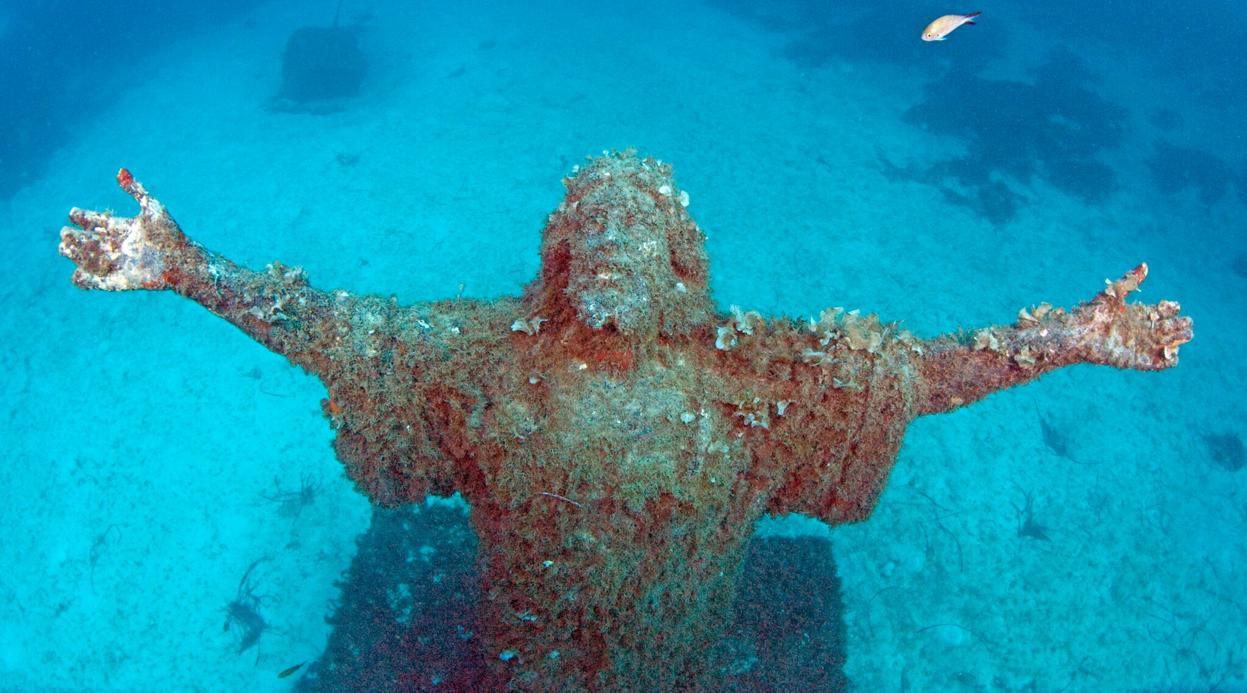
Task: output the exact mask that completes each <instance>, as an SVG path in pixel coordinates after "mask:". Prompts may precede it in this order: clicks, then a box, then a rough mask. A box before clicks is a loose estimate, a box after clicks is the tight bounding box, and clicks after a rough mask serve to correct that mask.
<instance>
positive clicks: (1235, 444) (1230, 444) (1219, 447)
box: [1204, 433, 1247, 472]
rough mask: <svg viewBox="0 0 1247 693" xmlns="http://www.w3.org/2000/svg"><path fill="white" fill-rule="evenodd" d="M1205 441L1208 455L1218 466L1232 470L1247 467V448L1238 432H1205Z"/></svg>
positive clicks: (1235, 470)
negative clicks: (1246, 448)
mask: <svg viewBox="0 0 1247 693" xmlns="http://www.w3.org/2000/svg"><path fill="white" fill-rule="evenodd" d="M1204 443H1205V444H1207V445H1208V455H1209V456H1210V457H1211V458H1212V461H1213V462H1214V463H1216V464H1217V466H1219V467H1222V468H1224V469H1227V470H1229V471H1231V472H1237V471H1238V470H1240V469H1242V468H1243V467H1247V450H1245V449H1244V446H1243V439H1242V437H1241V436H1239V435H1238V434H1237V433H1205V434H1204Z"/></svg>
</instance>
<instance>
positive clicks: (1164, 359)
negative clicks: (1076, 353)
mask: <svg viewBox="0 0 1247 693" xmlns="http://www.w3.org/2000/svg"><path fill="white" fill-rule="evenodd" d="M1146 277H1147V264H1146V263H1144V264H1141V265H1139V266H1138V267H1136V268H1134V269H1133V270H1131V271H1130V272H1128V273H1126V275H1125V276H1124V277H1122V278H1121V279H1118V280H1117V281H1115V282H1109V284H1108V286H1106V287H1105V288H1104V290H1103V291H1101V292H1100V293H1099V294H1097V295H1096V297H1095V298H1094V299H1092V300H1090V301H1088V302H1087V303H1084V304H1082V305H1081V306H1078V307H1077V308H1075V309H1074V310H1073V311H1072V312H1071V315H1070V316H1069V317H1070V318H1071V319H1072V323H1073V324H1072V325H1071V326H1070V327H1071V332H1072V333H1073V335H1074V336H1075V341H1076V342H1077V343H1078V344H1079V345H1080V346H1082V347H1083V348H1085V349H1086V350H1087V352H1088V353H1087V359H1086V360H1087V361H1089V362H1092V363H1102V364H1106V365H1111V366H1117V367H1118V368H1133V369H1136V370H1161V369H1164V368H1169V367H1170V366H1174V365H1177V363H1178V347H1179V346H1181V345H1183V344H1186V343H1187V342H1189V341H1191V338H1192V337H1193V336H1194V333H1193V331H1192V324H1191V319H1190V318H1189V317H1185V316H1179V315H1178V311H1179V310H1181V306H1179V305H1178V303H1177V302H1176V301H1160V302H1159V303H1155V304H1152V305H1148V304H1142V303H1126V297H1127V296H1128V295H1129V294H1130V293H1131V292H1133V291H1137V290H1138V288H1139V285H1140V284H1142V283H1143V280H1144V279H1145V278H1146Z"/></svg>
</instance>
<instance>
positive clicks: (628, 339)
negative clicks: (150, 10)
mask: <svg viewBox="0 0 1247 693" xmlns="http://www.w3.org/2000/svg"><path fill="white" fill-rule="evenodd" d="M118 182H119V183H120V185H121V186H122V188H123V189H125V190H126V192H128V193H129V194H130V195H131V196H133V197H134V199H135V200H136V201H137V202H138V203H139V206H140V213H139V214H138V215H137V216H135V217H123V216H120V215H117V214H105V213H99V212H92V211H86V210H81V209H74V210H72V211H71V212H70V221H71V222H72V224H73V226H70V227H66V228H64V229H62V231H61V243H60V252H61V254H63V255H64V256H66V257H68V258H69V259H70V260H72V261H73V262H74V264H75V265H76V266H77V268H76V270H75V271H74V274H73V282H74V283H75V284H76V285H77V286H79V287H81V288H86V289H103V290H111V291H125V290H137V289H143V290H168V291H172V292H174V293H176V294H178V295H181V296H183V297H186V298H189V299H191V300H193V301H195V302H198V303H199V304H201V305H202V306H204V307H205V308H206V309H208V310H209V311H210V312H212V313H214V314H216V315H217V316H219V317H221V318H223V319H225V320H227V321H229V322H231V323H232V324H234V325H235V326H236V327H238V328H239V329H240V330H242V331H243V332H244V333H245V334H247V335H249V336H251V337H252V338H254V339H256V340H258V341H259V342H260V343H261V344H263V345H265V346H266V347H268V348H269V349H271V350H273V351H274V352H276V353H279V354H282V355H284V356H286V357H287V358H288V359H289V360H290V361H291V362H292V363H293V364H295V365H298V366H300V367H302V368H304V369H305V370H307V371H308V372H310V373H312V374H314V375H316V376H317V377H318V378H320V379H321V381H322V383H323V384H324V386H325V388H326V392H327V397H326V398H325V399H324V400H323V401H322V403H321V404H322V409H323V411H324V414H325V416H326V417H327V418H328V420H329V424H330V426H331V427H332V428H333V430H334V431H335V433H336V436H335V440H334V449H335V451H336V453H337V456H338V458H339V459H340V460H341V461H342V463H343V465H344V466H345V468H346V472H347V475H348V476H349V477H350V478H351V479H352V480H353V481H354V482H355V484H356V486H357V488H358V489H359V490H360V491H361V492H362V493H364V494H366V495H367V496H368V498H369V499H370V500H371V501H372V502H373V503H374V504H375V505H377V506H381V507H397V506H403V505H407V504H413V503H420V502H421V501H423V500H425V499H426V497H427V496H429V495H435V496H449V495H451V494H453V493H456V492H457V493H459V494H461V495H462V496H463V498H464V499H465V500H466V501H467V502H468V504H469V505H470V507H471V514H470V523H471V527H472V530H473V533H474V534H475V536H476V540H477V548H476V555H477V560H476V565H477V569H478V571H479V572H478V589H479V592H478V593H477V596H476V604H475V614H476V616H475V622H476V627H475V629H474V630H473V637H474V638H476V639H477V642H478V643H479V645H478V646H479V647H480V648H481V651H482V652H483V653H484V662H485V664H484V668H485V672H484V674H483V676H484V678H483V679H482V685H484V686H486V687H490V688H498V689H503V688H508V687H525V688H537V689H557V690H587V689H617V688H623V687H634V688H640V689H647V690H670V689H673V688H677V687H690V688H715V687H717V686H719V685H720V684H721V680H722V677H721V674H722V672H720V671H717V670H715V669H714V667H713V666H712V658H711V657H708V656H707V652H708V651H710V649H711V648H712V647H715V646H717V645H716V644H725V645H724V646H727V647H730V648H734V651H736V652H738V653H747V652H749V649H750V648H751V647H752V648H755V649H756V648H758V645H757V644H756V642H752V643H751V642H750V641H749V639H746V640H745V641H742V642H738V643H736V644H733V639H732V637H731V633H730V632H729V629H730V628H731V627H732V624H733V622H734V614H733V605H734V604H736V603H738V599H741V598H743V597H745V596H747V595H748V592H747V591H742V588H741V586H740V584H739V583H740V576H741V575H742V565H744V566H746V567H745V568H744V571H743V572H744V574H746V575H747V574H748V571H749V570H750V568H749V567H748V565H749V564H748V563H747V556H749V555H750V552H751V551H752V549H751V548H750V542H749V540H750V538H751V537H752V535H753V533H754V527H755V525H756V523H757V522H758V521H759V520H760V519H761V518H762V517H763V516H765V515H784V514H788V513H802V514H805V515H809V516H812V517H815V518H818V519H820V520H822V521H824V522H826V523H828V524H830V525H837V524H842V523H846V522H857V521H862V520H865V519H866V518H868V517H869V516H870V514H871V512H872V510H873V509H874V507H875V505H876V503H877V502H878V500H879V496H880V494H881V493H882V491H883V488H884V485H885V483H886V481H887V478H888V475H889V473H890V471H891V468H892V465H893V463H894V462H895V460H896V456H897V452H898V450H899V449H900V446H901V442H902V439H903V437H904V433H905V430H906V428H907V427H908V425H909V423H910V422H911V421H913V420H914V419H915V418H917V417H919V416H923V415H928V414H936V413H941V412H948V411H952V410H955V409H959V408H961V407H963V406H965V405H968V404H971V403H973V402H975V401H977V400H979V399H982V398H983V397H986V396H987V395H989V394H991V393H993V392H996V391H998V390H1002V389H1005V388H1008V387H1012V386H1014V385H1018V384H1022V383H1026V382H1029V381H1032V380H1034V379H1036V378H1038V377H1039V376H1041V375H1043V374H1044V373H1047V372H1049V371H1052V370H1054V369H1057V368H1061V367H1064V366H1068V365H1073V364H1080V363H1091V364H1101V365H1108V366H1114V367H1117V368H1123V369H1132V370H1141V371H1160V370H1165V369H1168V368H1170V367H1172V366H1174V365H1176V364H1177V362H1178V351H1179V348H1180V346H1181V345H1182V344H1185V343H1186V342H1188V341H1189V340H1190V339H1191V338H1192V325H1191V320H1190V318H1187V317H1184V316H1181V315H1180V307H1179V305H1178V304H1177V303H1176V302H1173V301H1167V300H1162V301H1159V302H1158V303H1155V304H1141V303H1133V302H1129V301H1128V300H1127V299H1128V298H1129V297H1130V295H1131V294H1132V293H1133V292H1134V291H1136V290H1137V289H1138V288H1139V286H1140V284H1141V283H1142V282H1143V281H1144V280H1145V279H1146V277H1147V273H1148V266H1147V265H1146V264H1145V263H1144V264H1139V265H1138V266H1137V267H1135V268H1134V269H1132V270H1130V271H1128V272H1127V273H1125V275H1123V276H1122V277H1121V278H1120V279H1118V280H1117V281H1114V282H1109V283H1108V285H1107V286H1105V285H1100V286H1099V287H1098V288H1097V289H1096V290H1095V291H1094V293H1093V294H1092V297H1091V298H1090V299H1089V300H1087V301H1085V302H1083V303H1080V304H1078V305H1075V306H1072V307H1070V308H1061V307H1054V306H1052V305H1049V304H1047V303H1040V304H1038V305H1035V306H1027V307H1023V308H1022V309H1021V310H1019V312H1018V313H1017V316H1016V319H1015V320H1014V321H1013V322H1012V323H1011V324H1004V325H995V326H988V327H983V328H980V329H977V330H969V331H964V330H963V331H958V332H957V333H955V334H948V335H943V336H938V337H934V338H930V339H921V338H919V337H917V336H915V335H913V334H912V333H910V332H909V331H907V330H904V329H902V328H901V327H900V325H899V324H897V323H887V322H883V321H881V320H880V319H879V318H878V317H877V316H875V315H863V314H861V313H860V312H858V311H856V310H852V311H845V310H844V309H842V308H838V307H837V308H828V309H826V310H824V311H822V312H821V313H820V314H819V315H818V316H817V317H813V318H809V319H804V320H796V319H792V318H788V317H765V316H762V315H760V314H759V313H757V312H755V311H751V310H746V309H742V308H739V307H736V306H733V307H732V308H731V310H730V311H728V312H722V311H718V310H716V308H715V306H714V302H713V300H712V299H711V296H710V290H709V281H710V268H709V260H708V258H707V256H706V251H705V240H706V238H705V234H704V233H703V232H702V230H701V228H700V227H699V226H698V225H697V223H696V222H695V221H694V220H693V219H692V217H691V216H690V215H689V209H688V208H689V202H690V197H689V194H688V192H687V191H685V190H683V189H681V188H680V186H679V185H678V183H677V182H676V180H675V178H674V177H673V175H672V170H671V166H670V165H669V164H666V163H663V162H661V161H657V160H654V159H641V158H638V157H637V156H636V155H635V154H634V153H632V152H625V153H620V154H611V155H604V156H601V157H598V158H596V159H593V160H592V161H590V162H589V163H588V164H587V165H585V166H583V167H581V168H579V169H577V170H574V171H573V174H572V175H570V176H569V177H567V178H565V179H564V185H565V186H566V188H567V193H566V196H565V197H564V199H563V201H562V203H560V204H559V205H558V207H557V209H555V210H554V211H553V212H552V213H551V214H550V216H549V217H548V219H547V220H546V225H545V229H544V231H543V234H542V242H541V250H540V253H541V268H540V271H539V273H538V275H537V277H536V278H535V279H534V280H533V281H532V282H531V283H530V284H529V285H528V286H527V287H526V288H525V290H524V292H523V295H521V296H516V297H505V298H501V299H498V300H494V301H483V300H470V299H455V300H446V301H438V302H431V303H417V304H413V305H406V306H403V305H399V304H398V301H397V299H395V298H393V297H389V298H387V297H381V296H358V295H355V294H352V293H350V292H348V291H344V290H340V289H339V290H332V291H326V290H321V289H317V288H315V287H313V286H312V285H311V283H310V282H309V280H308V277H307V275H306V274H305V273H304V272H303V271H302V270H300V269H298V268H294V267H289V266H286V265H283V264H281V263H277V262H274V263H273V264H271V265H269V266H268V267H266V268H265V269H263V270H259V271H255V270H250V269H246V268H244V267H241V266H239V265H237V264H235V263H233V262H231V261H230V260H228V259H227V258H225V257H224V256H222V255H220V254H217V253H214V252H212V251H210V250H208V249H206V248H204V247H203V246H201V245H199V244H198V243H195V242H194V241H192V240H191V239H190V238H189V237H188V236H187V235H186V234H185V233H184V232H183V231H182V229H181V228H180V227H179V226H178V224H177V223H176V222H175V221H174V220H173V218H172V216H171V215H170V214H169V213H168V211H167V210H166V209H165V207H164V206H163V205H162V204H161V203H160V202H159V201H158V200H157V199H156V198H155V197H153V196H152V195H150V194H149V193H148V192H147V190H146V189H145V188H144V187H143V186H142V185H141V184H140V183H139V182H138V181H136V180H135V179H134V177H133V176H132V175H131V174H130V173H129V172H128V171H126V170H125V169H122V170H121V172H120V173H119V175H118ZM781 222H782V220H781ZM413 250H415V249H413ZM947 269H949V270H952V269H954V268H947ZM935 271H938V268H937V269H936V270H935ZM1096 283H1098V282H1096ZM1138 406H1139V411H1140V412H1145V411H1147V407H1146V403H1145V402H1139V403H1138ZM819 588H820V585H819V584H809V585H808V589H811V590H816V589H819ZM828 589H829V590H830V589H831V587H830V586H829V587H828ZM760 601H762V602H767V601H769V602H771V603H774V599H767V598H765V597H763V598H760ZM400 649H401V648H400ZM408 654H411V653H408ZM413 656H414V655H413ZM758 657H759V659H761V658H762V654H761V653H760V651H759V654H758ZM411 666H412V667H417V666H419V665H418V663H415V662H413V663H412V664H411ZM741 673H747V672H741Z"/></svg>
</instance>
